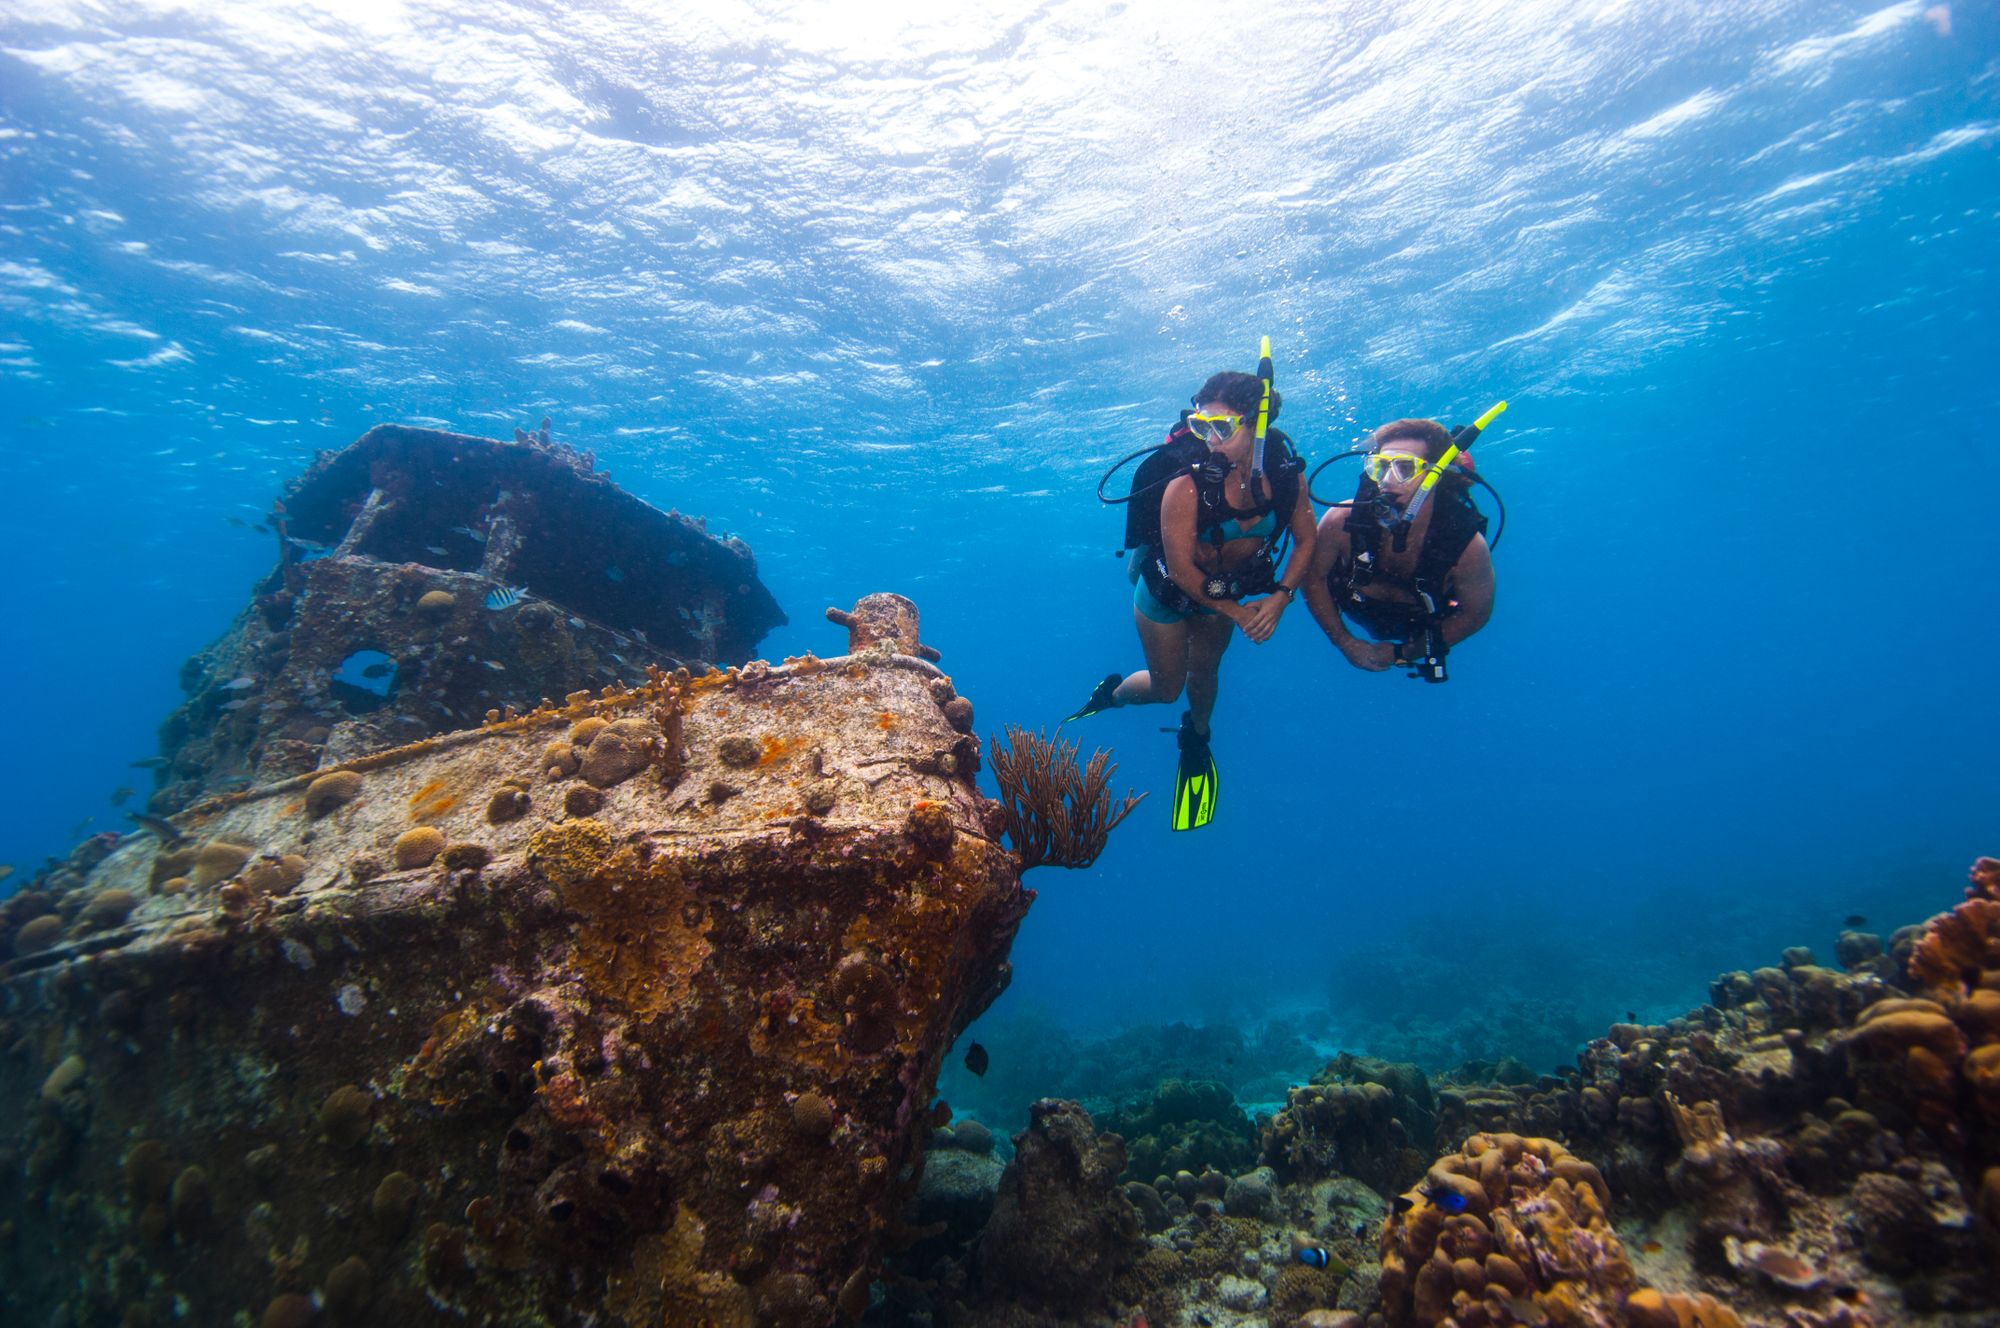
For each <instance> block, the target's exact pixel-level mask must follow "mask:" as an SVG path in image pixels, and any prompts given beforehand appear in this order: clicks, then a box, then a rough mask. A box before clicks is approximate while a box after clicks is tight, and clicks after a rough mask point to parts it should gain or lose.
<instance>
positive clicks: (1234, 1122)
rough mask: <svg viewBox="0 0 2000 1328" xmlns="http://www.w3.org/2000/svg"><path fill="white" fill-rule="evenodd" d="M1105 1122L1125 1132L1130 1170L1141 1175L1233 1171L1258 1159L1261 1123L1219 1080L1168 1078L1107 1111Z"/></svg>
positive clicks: (1138, 1175)
mask: <svg viewBox="0 0 2000 1328" xmlns="http://www.w3.org/2000/svg"><path fill="white" fill-rule="evenodd" d="M1103 1125H1104V1128H1105V1129H1107V1130H1110V1131H1112V1132H1113V1133H1115V1134H1118V1135H1120V1136H1121V1137H1123V1139H1124V1140H1125V1151H1126V1154H1127V1156H1128V1158H1129V1159H1130V1168H1131V1175H1132V1176H1134V1177H1136V1178H1138V1179H1141V1180H1155V1178H1169V1177H1172V1176H1173V1175H1175V1174H1176V1173H1179V1172H1183V1171H1185V1172H1192V1173H1195V1174H1197V1175H1198V1174H1200V1173H1201V1172H1204V1171H1217V1172H1223V1173H1226V1174H1228V1175H1234V1174H1235V1173H1236V1172H1239V1171H1242V1170H1243V1169H1245V1168H1246V1167H1248V1166H1249V1165H1250V1164H1251V1163H1252V1162H1253V1161H1255V1160H1256V1154H1257V1128H1256V1126H1254V1125H1252V1124H1251V1122H1250V1118H1249V1117H1248V1116H1246V1115H1244V1114H1243V1110H1242V1108H1240V1107H1238V1106H1237V1105H1236V1100H1235V1099H1234V1098H1233V1097H1231V1096H1230V1093H1229V1089H1228V1088H1227V1087H1226V1086H1224V1085H1222V1084H1218V1083H1213V1082H1207V1083H1184V1082H1182V1081H1181V1080H1179V1079H1169V1080H1167V1081H1166V1082H1165V1083H1163V1084H1161V1085H1160V1086H1159V1088H1158V1089H1157V1090H1155V1091H1154V1092H1153V1094H1152V1095H1151V1096H1150V1097H1147V1098H1144V1099H1141V1100H1139V1101H1137V1102H1133V1103H1131V1104H1129V1105H1128V1106H1127V1107H1126V1108H1125V1109H1123V1110H1121V1111H1113V1112H1109V1113H1107V1114H1106V1115H1105V1116H1104V1118H1103ZM1155 1183H1156V1184H1157V1181H1156V1182H1155Z"/></svg>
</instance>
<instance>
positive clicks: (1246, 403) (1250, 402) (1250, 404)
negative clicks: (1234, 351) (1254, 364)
mask: <svg viewBox="0 0 2000 1328" xmlns="http://www.w3.org/2000/svg"><path fill="white" fill-rule="evenodd" d="M1263 399H1264V380H1263V379H1261V378H1259V377H1258V376H1257V375H1256V374H1247V373H1232V372H1230V371H1228V370H1224V371H1223V372H1221V373H1219V374H1211V375H1210V376H1209V379H1208V381H1207V382H1205V383H1203V384H1202V385H1201V390H1200V391H1199V392H1196V393H1195V394H1194V395H1193V396H1192V397H1190V398H1188V404H1190V405H1194V406H1199V405H1201V404H1202V403H1203V402H1207V401H1220V402H1221V403H1222V404H1223V405H1225V406H1227V407H1229V408H1230V409H1231V410H1233V411H1235V412H1236V413H1237V414H1238V415H1247V416H1251V417H1252V418H1254V417H1255V416H1256V414H1257V403H1258V402H1259V401H1262V400H1263ZM1279 400H1280V398H1279V396H1278V389H1277V388H1275V387H1274V388H1272V389H1271V422H1272V423H1276V422H1277V419H1278V402H1279Z"/></svg>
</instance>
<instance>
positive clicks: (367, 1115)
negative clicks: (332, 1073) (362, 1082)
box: [319, 1084, 375, 1150]
mask: <svg viewBox="0 0 2000 1328" xmlns="http://www.w3.org/2000/svg"><path fill="white" fill-rule="evenodd" d="M374 1119H375V1096H374V1094H372V1093H370V1092H369V1091H368V1090H367V1089H365V1088H359V1087H356V1086H355V1085H353V1084H343V1085H341V1086H340V1087H339V1088H336V1089H334V1090H333V1092H331V1093H329V1094H328V1095H327V1099H326V1101H325V1102H323V1103H321V1104H320V1109H319V1123H320V1128H321V1129H323V1130H325V1131H326V1141H327V1142H328V1143H330V1144H332V1145H333V1146H334V1147H335V1148H338V1149H343V1150H344V1149H349V1148H352V1147H354V1146H355V1145H356V1144H358V1143H360V1142H361V1141H362V1140H363V1139H365V1138H367V1137H368V1130H369V1127H370V1126H371V1125H372V1124H373V1122H374Z"/></svg>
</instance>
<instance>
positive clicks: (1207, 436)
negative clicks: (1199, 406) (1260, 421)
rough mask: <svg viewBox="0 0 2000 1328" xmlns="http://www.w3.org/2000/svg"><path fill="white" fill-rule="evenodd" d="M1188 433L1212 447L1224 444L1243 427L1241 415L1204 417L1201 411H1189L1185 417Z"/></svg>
mask: <svg viewBox="0 0 2000 1328" xmlns="http://www.w3.org/2000/svg"><path fill="white" fill-rule="evenodd" d="M1187 427H1188V432H1189V433H1191V434H1193V435H1194V436H1195V437H1197V438H1199V439H1201V440H1202V441H1203V442H1204V443H1208V444H1209V445H1211V446H1213V445H1215V444H1217V443H1221V442H1225V441H1227V440H1228V439H1229V438H1230V437H1232V436H1234V434H1235V433H1236V431H1237V430H1238V429H1240V428H1242V427H1243V417H1242V416H1241V415H1228V414H1223V415H1205V414H1203V413H1202V412H1201V411H1198V410H1197V411H1190V412H1189V414H1188V417H1187Z"/></svg>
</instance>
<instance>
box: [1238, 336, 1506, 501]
mask: <svg viewBox="0 0 2000 1328" xmlns="http://www.w3.org/2000/svg"><path fill="white" fill-rule="evenodd" d="M1257 376H1258V377H1259V378H1261V379H1263V380H1264V395H1263V397H1262V398H1260V399H1259V400H1258V402H1257V447H1256V450H1255V451H1253V452H1251V454H1250V483H1251V485H1252V486H1253V487H1252V489H1251V492H1252V493H1255V492H1256V489H1255V487H1254V486H1255V485H1256V484H1257V483H1258V482H1259V481H1261V480H1262V479H1263V478H1264V433H1265V431H1266V430H1268V429H1269V428H1270V427H1271V380H1272V379H1273V378H1275V377H1276V376H1277V371H1276V370H1274V369H1273V368H1272V367H1271V339H1270V338H1269V337H1261V338H1259V339H1258V342H1257ZM1506 405H1507V403H1506V402H1504V401H1503V402H1501V403H1500V406H1501V409H1503V410H1504V409H1506Z"/></svg>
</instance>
